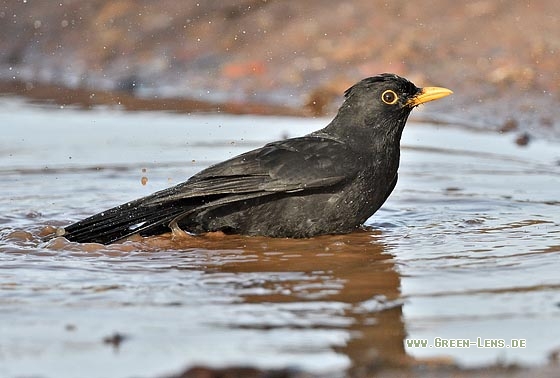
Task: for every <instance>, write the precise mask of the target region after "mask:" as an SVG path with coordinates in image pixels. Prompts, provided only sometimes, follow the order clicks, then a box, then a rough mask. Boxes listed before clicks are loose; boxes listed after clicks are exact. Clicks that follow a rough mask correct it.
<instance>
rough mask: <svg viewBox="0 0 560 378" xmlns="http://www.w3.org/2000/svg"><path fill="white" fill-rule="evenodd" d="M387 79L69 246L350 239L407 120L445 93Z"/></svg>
mask: <svg viewBox="0 0 560 378" xmlns="http://www.w3.org/2000/svg"><path fill="white" fill-rule="evenodd" d="M450 93H451V91H449V90H447V89H444V88H424V89H420V88H417V87H416V86H414V84H412V83H411V82H409V81H408V80H406V79H404V78H401V77H399V76H396V75H392V74H383V75H379V76H375V77H372V78H368V79H364V80H362V81H360V82H359V83H357V84H356V85H354V86H353V87H351V88H350V89H349V90H347V91H346V93H345V97H346V99H345V102H344V103H343V105H342V106H341V108H340V109H339V112H338V114H337V115H336V117H335V118H334V119H333V121H332V122H331V123H330V124H329V125H327V127H325V128H324V129H322V130H319V131H316V132H314V133H311V134H309V135H306V136H303V137H299V138H292V139H287V140H283V141H278V142H273V143H269V144H267V145H265V146H264V147H262V148H259V149H256V150H253V151H249V152H247V153H245V154H242V155H239V156H237V157H234V158H232V159H230V160H227V161H224V162H222V163H219V164H216V165H214V166H211V167H209V168H207V169H205V170H203V171H201V172H199V173H198V174H196V175H194V176H193V177H191V178H190V179H189V180H187V181H186V182H184V183H182V184H179V185H177V186H174V187H172V188H169V189H165V190H162V191H160V192H157V193H154V194H152V195H149V196H147V197H144V198H140V199H138V200H135V201H132V202H129V203H126V204H124V205H121V206H117V207H115V208H112V209H109V210H107V211H104V212H102V213H99V214H96V215H94V216H92V217H89V218H86V219H84V220H82V221H80V222H77V223H75V224H72V225H70V226H68V227H66V228H65V229H64V230H63V232H61V233H60V234H62V235H63V236H65V237H66V238H67V239H69V240H71V241H76V242H98V243H103V244H108V243H112V242H115V241H118V240H120V239H123V238H125V237H127V236H130V235H133V234H137V233H138V234H140V235H155V234H160V233H164V232H168V231H169V230H170V228H173V229H174V228H176V227H179V228H181V229H182V230H184V231H187V232H189V233H193V234H198V233H203V232H211V231H222V232H225V233H237V234H247V235H264V236H271V237H293V238H301V237H311V236H315V235H320V234H336V233H346V232H350V231H352V230H354V229H356V228H357V227H359V226H360V225H362V224H363V223H364V222H365V221H366V219H368V218H369V217H370V216H371V215H372V214H373V213H375V212H376V211H377V210H378V209H379V207H381V205H382V204H383V203H384V202H385V200H386V199H387V197H388V196H389V194H390V193H391V191H392V190H393V188H394V187H395V184H396V182H397V170H398V166H399V154H400V138H401V135H402V131H403V129H404V126H405V123H406V120H407V118H408V115H409V114H410V111H411V110H412V109H413V108H414V107H415V106H417V105H419V104H421V103H423V102H427V101H431V100H434V99H437V98H440V97H443V96H446V95H448V94H450Z"/></svg>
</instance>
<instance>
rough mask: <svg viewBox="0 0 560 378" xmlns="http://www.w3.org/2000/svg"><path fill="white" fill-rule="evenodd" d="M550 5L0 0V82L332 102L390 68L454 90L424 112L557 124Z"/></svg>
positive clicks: (98, 95) (63, 90) (124, 98)
mask: <svg viewBox="0 0 560 378" xmlns="http://www.w3.org/2000/svg"><path fill="white" fill-rule="evenodd" d="M559 15H560V3H559V2H557V1H553V0H543V1H527V0H524V1H519V0H518V1H496V0H495V1H483V0H479V1H464V2H450V1H444V0H427V1H423V2H422V3H418V2H410V1H404V0H403V1H399V0H394V1H389V2H387V1H375V0H374V1H371V0H358V1H339V0H309V1H299V0H282V1H276V0H236V1H233V0H219V1H218V0H206V1H199V2H198V1H175V0H160V1H157V2H156V1H147V0H134V1H133V0H118V1H115V0H111V1H108V0H90V1H87V2H86V1H80V0H60V1H56V2H52V1H48V2H47V1H33V0H21V1H3V2H2V5H0V33H1V35H2V38H0V81H1V82H2V85H1V88H0V90H1V91H2V92H4V93H5V92H18V93H25V94H28V95H29V96H32V97H37V98H43V99H54V100H56V101H58V102H62V103H73V102H76V103H82V104H84V105H86V106H90V105H92V104H96V103H120V104H122V105H125V106H127V107H131V108H134V107H136V108H142V109H144V108H164V109H165V108H167V109H175V110H188V111H195V110H202V111H213V110H218V109H219V110H224V111H229V112H234V113H273V114H296V115H330V114H333V113H334V112H335V111H336V109H337V106H338V105H339V104H340V96H341V94H342V92H343V91H344V90H345V89H346V88H347V87H348V86H350V85H351V84H353V83H354V82H356V81H358V80H360V79H362V78H364V77H367V76H372V75H375V74H377V73H381V72H395V73H398V74H400V75H404V76H406V77H407V78H409V79H410V80H412V81H413V82H415V83H416V84H417V85H418V86H424V85H440V86H446V87H449V88H451V89H453V90H454V91H455V95H454V96H453V99H452V100H451V101H446V102H441V103H437V102H436V103H434V104H430V107H429V110H428V111H429V112H430V113H431V114H434V117H435V114H439V116H440V117H441V116H442V113H443V112H442V109H444V110H445V112H444V113H445V114H444V116H445V117H453V122H455V123H465V124H468V125H474V126H481V127H485V128H488V127H490V128H495V129H497V130H502V131H508V130H511V129H521V130H524V132H531V133H537V134H539V133H541V134H546V135H557V134H558V130H559V126H558V123H557V121H556V113H557V112H558V106H557V103H558V99H559V94H560V89H559V88H560V75H559V73H558V51H559V50H560V38H559V35H560V26H559V20H558V17H559ZM49 85H50V86H49ZM69 89H71V90H75V91H70V92H69V91H68V90H69ZM80 90H83V91H85V92H80ZM107 92H108V93H107ZM133 99H137V100H138V101H136V102H135V101H134V100H133ZM162 99H163V100H162ZM140 100H141V101H140ZM177 100H180V101H177ZM183 100H185V101H183ZM186 100H192V101H193V102H188V101H186Z"/></svg>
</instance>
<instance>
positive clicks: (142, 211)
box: [60, 200, 185, 244]
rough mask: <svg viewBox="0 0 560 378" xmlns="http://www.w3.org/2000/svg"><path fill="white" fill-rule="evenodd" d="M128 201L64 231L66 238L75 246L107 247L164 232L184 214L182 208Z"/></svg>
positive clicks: (72, 225)
mask: <svg viewBox="0 0 560 378" xmlns="http://www.w3.org/2000/svg"><path fill="white" fill-rule="evenodd" d="M138 202H139V201H138V200H136V201H132V202H128V203H125V204H123V205H120V206H117V207H114V208H112V209H109V210H106V211H103V212H101V213H98V214H95V215H93V216H91V217H88V218H86V219H83V220H81V221H79V222H76V223H74V224H71V225H69V226H67V227H65V228H64V232H63V233H62V232H61V233H60V234H61V235H62V236H64V237H65V238H66V239H68V240H70V241H74V242H79V243H101V244H110V243H113V242H115V241H118V240H121V239H124V238H126V237H128V236H131V235H134V234H141V235H152V234H157V233H162V232H165V230H166V228H167V226H168V225H169V223H170V222H171V221H172V220H173V219H174V218H175V217H177V216H178V215H179V214H181V213H182V212H184V211H185V207H184V206H177V207H173V206H169V205H168V206H166V207H165V209H164V210H163V211H162V207H161V206H143V205H142V203H138Z"/></svg>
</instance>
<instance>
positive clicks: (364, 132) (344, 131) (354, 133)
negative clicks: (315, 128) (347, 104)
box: [321, 112, 408, 159]
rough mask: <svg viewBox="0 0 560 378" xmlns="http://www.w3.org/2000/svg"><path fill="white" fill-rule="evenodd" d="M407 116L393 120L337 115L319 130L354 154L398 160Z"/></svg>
mask: <svg viewBox="0 0 560 378" xmlns="http://www.w3.org/2000/svg"><path fill="white" fill-rule="evenodd" d="M407 118H408V114H405V115H404V116H403V115H401V117H399V118H396V119H393V118H390V117H389V118H387V117H385V118H381V119H377V118H373V119H368V118H367V117H360V116H359V115H353V116H351V117H349V116H348V115H344V114H341V113H340V112H339V114H337V116H336V117H335V118H334V119H333V120H332V122H331V123H330V124H329V125H327V126H326V127H325V128H324V129H322V130H321V133H324V134H328V135H330V136H332V137H334V138H336V139H337V140H340V141H342V142H344V143H345V144H346V145H348V146H349V147H350V148H352V149H353V150H355V151H356V152H361V153H366V154H370V155H374V156H379V155H386V156H394V157H396V158H397V159H398V156H399V151H400V140H401V136H402V132H403V129H404V126H405V124H406V120H407Z"/></svg>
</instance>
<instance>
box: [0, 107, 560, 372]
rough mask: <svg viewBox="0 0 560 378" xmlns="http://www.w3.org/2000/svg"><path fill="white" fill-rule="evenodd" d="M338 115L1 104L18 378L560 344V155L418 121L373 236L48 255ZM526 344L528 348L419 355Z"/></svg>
mask: <svg viewBox="0 0 560 378" xmlns="http://www.w3.org/2000/svg"><path fill="white" fill-rule="evenodd" d="M326 121H327V120H324V119H318V120H310V119H293V118H264V117H242V116H227V115H197V116H186V115H176V114H169V113H156V112H152V113H126V112H120V111H118V110H115V109H110V108H106V109H104V108H98V109H95V110H92V111H87V112H83V111H78V110H73V109H60V108H57V107H39V106H35V105H30V104H26V103H25V102H23V101H21V100H17V99H6V98H4V99H0V124H1V125H2V126H1V127H2V138H1V139H0V182H2V185H1V186H0V210H1V213H0V376H6V377H10V376H24V375H25V376H30V375H40V376H44V377H74V376H78V375H79V376H82V377H97V376H114V377H128V376H140V377H154V376H161V375H165V374H173V373H178V372H180V371H181V370H182V369H184V368H187V367H189V366H193V365H201V364H202V365H209V366H214V367H221V366H229V365H251V366H257V367H263V368H285V367H294V368H299V369H305V370H308V371H310V372H314V373H325V372H329V373H333V372H339V373H342V372H344V371H346V370H348V369H356V370H361V369H363V368H365V367H368V366H375V365H378V364H381V366H382V365H383V364H386V365H390V364H403V363H406V362H410V361H414V360H425V359H433V358H437V359H441V358H444V359H448V360H449V361H454V362H455V363H458V364H460V365H461V366H480V365H486V364H493V363H496V362H505V363H519V364H523V365H536V364H542V363H545V362H546V360H547V358H548V355H549V353H550V352H551V351H553V350H555V349H557V348H558V347H560V342H559V340H560V327H558V321H559V320H560V290H559V289H560V275H559V274H558V272H559V270H560V263H559V261H560V260H559V258H560V199H559V195H558V193H559V192H558V187H559V186H560V166H559V163H558V162H559V160H560V148H559V147H560V146H559V145H558V144H554V143H552V142H547V141H534V142H532V143H531V144H529V146H527V147H518V146H516V145H515V144H514V143H513V141H512V138H511V137H510V136H508V135H496V134H485V133H480V132H479V133H475V132H471V131H468V130H464V129H458V128H454V127H453V126H452V125H448V126H434V125H427V124H415V123H413V122H412V123H409V126H408V127H407V129H406V130H405V133H404V136H403V151H402V160H401V169H400V181H399V184H398V185H397V188H396V190H395V192H394V193H393V195H392V196H391V197H390V199H389V201H388V202H387V203H386V204H385V206H384V207H383V209H382V210H380V211H379V212H378V213H377V214H376V215H375V216H374V217H372V218H371V219H370V220H369V221H368V223H367V224H368V226H369V228H368V229H367V230H364V231H362V232H356V233H353V234H350V235H343V236H325V237H319V238H314V239H309V240H285V239H272V240H271V239H265V238H249V237H241V236H232V237H221V238H220V237H217V236H208V237H199V238H193V239H189V240H171V239H170V238H169V237H168V236H162V237H156V238H147V239H144V240H136V241H129V242H126V243H124V244H119V245H112V246H108V247H103V246H99V245H78V244H72V243H68V242H66V241H65V240H63V239H55V240H51V241H44V240H42V239H41V237H40V235H41V232H42V230H43V228H44V227H45V226H46V225H55V226H57V225H64V224H66V223H68V222H70V221H74V220H77V219H80V218H82V217H84V216H87V215H90V214H92V213H94V212H97V211H99V210H102V209H104V208H107V207H110V206H113V205H115V204H119V203H121V202H124V201H127V200H130V199H133V198H136V197H139V196H141V195H145V194H148V193H151V192H153V191H155V190H158V189H161V188H163V187H167V186H169V185H171V184H175V183H178V182H180V181H182V180H184V179H185V178H187V177H188V176H190V175H192V174H193V173H195V172H196V171H198V170H200V169H201V168H203V167H205V166H207V165H209V164H211V163H213V162H216V161H220V160H223V159H225V158H227V157H230V156H232V155H235V154H238V153H240V152H242V151H245V150H248V149H250V148H254V147H257V146H260V145H262V144H263V143H265V142H266V141H269V140H273V139H278V138H281V137H284V136H293V135H298V134H304V133H307V132H309V131H311V130H314V129H316V128H319V127H321V126H322V125H324V123H325V122H326ZM436 337H441V338H447V339H452V338H453V339H470V340H472V341H473V342H477V338H481V340H482V341H484V340H486V339H503V340H505V341H506V344H510V339H525V340H526V348H480V347H477V346H476V345H474V346H471V347H469V348H463V349H453V348H415V347H412V346H407V340H408V341H410V340H413V339H427V340H428V345H430V344H432V345H433V344H434V338H436Z"/></svg>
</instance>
